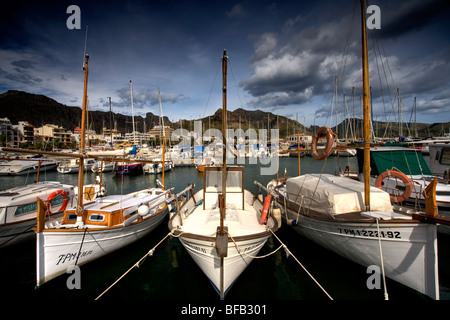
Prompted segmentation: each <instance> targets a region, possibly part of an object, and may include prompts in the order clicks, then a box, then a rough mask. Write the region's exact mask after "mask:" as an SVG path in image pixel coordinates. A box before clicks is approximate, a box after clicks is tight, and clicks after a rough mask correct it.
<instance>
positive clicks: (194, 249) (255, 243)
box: [180, 233, 269, 295]
mask: <svg viewBox="0 0 450 320" xmlns="http://www.w3.org/2000/svg"><path fill="white" fill-rule="evenodd" d="M268 237H269V235H268V234H267V233H266V234H264V235H261V236H260V237H256V238H252V239H247V240H239V241H236V244H235V243H234V242H232V241H231V240H230V241H229V242H228V252H227V253H228V254H227V257H225V258H223V269H224V283H223V291H224V295H226V294H227V292H228V290H229V289H230V288H231V286H232V285H233V283H234V282H235V281H236V279H237V278H238V277H239V275H240V274H241V273H242V272H243V271H244V270H245V268H246V267H247V266H248V265H249V264H250V262H252V260H253V258H254V257H255V256H257V254H258V252H259V251H260V250H261V248H262V247H263V246H264V244H265V243H266V241H267V239H268ZM180 241H181V243H182V245H183V247H184V248H185V249H186V250H187V252H188V253H189V255H190V256H191V257H192V259H193V260H194V261H195V263H196V264H197V265H198V266H199V267H200V269H201V270H202V271H203V273H204V274H205V275H206V276H207V277H208V279H209V281H210V282H211V284H212V285H213V287H214V289H215V290H216V291H217V293H218V294H220V292H221V290H220V288H221V280H220V278H221V277H220V274H221V264H222V262H221V258H220V257H219V256H218V255H217V250H216V247H215V244H214V240H213V241H211V239H210V240H207V239H204V240H202V239H195V238H190V237H184V236H181V237H180ZM236 245H237V246H238V247H239V250H238V249H237V247H236Z"/></svg>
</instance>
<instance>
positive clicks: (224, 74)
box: [222, 50, 228, 204]
mask: <svg viewBox="0 0 450 320" xmlns="http://www.w3.org/2000/svg"><path fill="white" fill-rule="evenodd" d="M227 61H228V57H227V51H226V50H223V57H222V135H223V139H224V143H223V154H222V194H223V197H224V204H226V200H227V195H226V186H227V152H226V151H227V149H226V145H227V135H226V131H227Z"/></svg>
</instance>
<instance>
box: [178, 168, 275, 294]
mask: <svg viewBox="0 0 450 320" xmlns="http://www.w3.org/2000/svg"><path fill="white" fill-rule="evenodd" d="M221 170H222V168H221V167H205V174H204V187H203V189H202V190H200V191H197V192H196V193H195V194H194V195H193V196H192V197H191V198H190V199H189V200H188V201H187V202H186V203H185V204H184V205H183V206H182V207H180V208H179V210H178V213H176V214H172V216H171V219H170V220H169V229H170V230H173V232H174V234H175V235H176V236H179V239H180V242H181V243H182V244H183V246H184V247H185V249H186V250H187V251H188V252H189V254H190V256H191V257H192V259H194V261H195V262H196V263H197V265H198V266H199V267H200V269H201V270H202V271H203V272H204V274H205V275H206V276H207V278H208V279H209V280H210V282H211V283H212V285H213V286H214V288H215V289H216V291H217V292H218V293H219V295H220V297H221V298H224V297H225V295H226V294H227V292H228V290H229V289H230V288H231V286H232V284H233V283H234V282H235V281H236V279H237V278H238V277H239V275H240V274H241V273H242V272H243V271H244V270H245V268H246V267H247V266H248V265H249V263H250V262H251V261H252V260H253V258H254V257H255V256H257V255H258V252H259V251H260V250H261V248H262V247H263V246H264V244H265V243H266V241H267V239H268V238H269V236H270V235H271V231H272V232H274V231H276V230H277V229H278V223H277V221H276V220H275V219H274V218H272V217H271V216H270V217H269V218H268V220H267V221H266V222H264V223H260V218H261V211H262V209H263V205H262V203H261V201H260V200H258V199H257V198H256V197H255V196H254V195H253V194H252V193H251V192H250V191H248V190H245V189H244V186H243V181H244V169H243V168H242V167H237V166H236V167H231V166H230V167H227V191H226V203H225V205H224V206H223V207H221V206H220V204H219V198H220V197H221V196H222V188H221V187H220V186H221V184H222V182H221V177H222V176H221ZM218 186H219V187H218ZM221 208H222V210H223V216H222V217H223V219H222V220H223V222H222V223H223V225H222V226H223V229H224V230H225V231H223V234H221ZM219 248H220V249H219ZM219 251H220V252H219ZM223 252H225V254H224V253H223Z"/></svg>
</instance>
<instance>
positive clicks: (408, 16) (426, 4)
mask: <svg viewBox="0 0 450 320" xmlns="http://www.w3.org/2000/svg"><path fill="white" fill-rule="evenodd" d="M449 9H450V2H449V1H447V0H420V1H419V0H415V1H403V2H398V1H394V2H393V3H391V4H389V3H387V6H386V10H383V11H382V13H383V16H382V23H383V27H382V29H381V34H382V35H383V37H385V38H390V37H393V38H395V37H399V36H401V35H403V34H406V33H413V32H417V31H419V30H421V29H423V28H425V27H428V26H430V25H434V24H437V23H439V22H442V21H443V20H444V21H445V20H448V19H449V18H450V15H449Z"/></svg>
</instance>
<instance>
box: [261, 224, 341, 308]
mask: <svg viewBox="0 0 450 320" xmlns="http://www.w3.org/2000/svg"><path fill="white" fill-rule="evenodd" d="M269 230H270V229H269ZM270 232H272V235H273V236H274V237H275V238H277V240H278V241H280V243H281V245H282V246H283V248H284V250H286V252H287V253H288V254H289V255H291V256H292V257H293V258H294V260H295V261H297V263H298V264H299V265H300V267H302V269H303V270H304V271H305V272H306V273H307V274H308V275H309V277H310V278H311V279H312V280H313V281H314V282H315V283H316V284H317V285H318V286H319V288H320V289H322V291H323V292H324V293H325V294H326V295H327V297H328V298H330V300H333V298H332V297H331V296H330V295H329V294H328V292H327V291H326V290H325V289H324V288H323V287H322V286H321V285H320V283H319V282H318V281H317V280H316V279H315V278H314V277H313V275H312V274H311V273H310V272H309V271H308V270H307V269H306V268H305V267H304V266H303V265H302V264H301V262H300V261H299V260H298V259H297V258H296V257H295V256H294V254H293V253H292V252H291V251H290V250H289V249H288V247H287V246H286V245H285V244H284V243H283V242H282V241H281V240H280V238H278V237H277V235H276V234H275V233H274V232H273V231H272V230H270Z"/></svg>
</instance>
